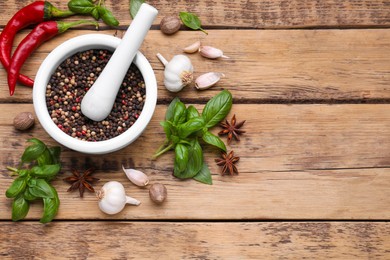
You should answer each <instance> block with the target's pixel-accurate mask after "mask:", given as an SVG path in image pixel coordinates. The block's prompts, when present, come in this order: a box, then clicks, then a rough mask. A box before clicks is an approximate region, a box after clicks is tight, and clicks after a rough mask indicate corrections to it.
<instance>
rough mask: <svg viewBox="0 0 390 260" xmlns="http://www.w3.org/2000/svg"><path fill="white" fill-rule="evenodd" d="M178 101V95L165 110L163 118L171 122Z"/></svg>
mask: <svg viewBox="0 0 390 260" xmlns="http://www.w3.org/2000/svg"><path fill="white" fill-rule="evenodd" d="M177 102H180V99H179V98H178V97H175V98H174V99H173V100H172V101H171V103H170V104H169V106H168V109H167V111H166V112H165V120H166V121H171V122H173V115H174V111H175V106H176V103H177Z"/></svg>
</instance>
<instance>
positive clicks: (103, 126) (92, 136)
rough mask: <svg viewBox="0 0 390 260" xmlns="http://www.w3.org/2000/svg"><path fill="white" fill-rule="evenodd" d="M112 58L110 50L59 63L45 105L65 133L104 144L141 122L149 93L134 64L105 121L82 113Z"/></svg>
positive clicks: (94, 52) (86, 52)
mask: <svg viewBox="0 0 390 260" xmlns="http://www.w3.org/2000/svg"><path fill="white" fill-rule="evenodd" d="M111 55H112V52H110V51H108V50H88V51H84V52H79V53H77V54H75V55H73V56H72V57H70V58H68V59H66V60H65V61H64V62H63V63H62V64H60V66H59V67H58V68H57V69H56V71H55V72H54V73H53V75H52V77H51V79H50V80H49V84H48V86H47V90H46V105H47V108H48V111H49V114H50V116H51V118H52V120H53V122H54V123H55V124H56V125H57V126H58V127H59V128H60V129H61V130H62V131H63V132H65V133H66V134H68V135H70V136H72V137H75V138H77V139H81V140H85V141H103V140H107V139H111V138H113V137H115V136H118V135H119V134H121V133H123V132H124V131H126V130H127V129H128V128H129V127H131V126H132V125H133V124H134V122H135V121H136V120H137V119H138V117H139V115H140V113H141V111H142V108H143V106H144V101H145V98H146V90H145V82H144V80H143V77H142V74H141V72H140V71H139V69H138V68H137V67H136V66H135V65H134V64H132V65H131V66H130V68H129V70H128V71H127V74H126V76H125V79H124V80H123V82H122V86H121V88H120V90H119V92H118V95H117V97H116V100H115V104H114V107H113V109H112V111H111V113H110V114H109V115H108V117H107V118H106V119H105V120H103V121H99V122H96V121H93V120H90V119H88V118H87V117H85V116H83V114H82V113H81V110H80V103H81V100H82V99H83V97H84V95H85V94H86V92H87V91H88V89H89V88H90V87H91V86H92V85H93V83H94V81H95V80H96V79H97V77H98V76H99V75H100V73H101V71H102V70H103V69H104V67H105V65H106V64H107V62H108V60H109V59H110V57H111Z"/></svg>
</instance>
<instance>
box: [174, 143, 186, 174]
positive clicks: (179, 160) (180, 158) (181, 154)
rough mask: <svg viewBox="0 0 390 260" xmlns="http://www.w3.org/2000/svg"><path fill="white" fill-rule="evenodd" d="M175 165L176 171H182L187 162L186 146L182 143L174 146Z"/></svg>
mask: <svg viewBox="0 0 390 260" xmlns="http://www.w3.org/2000/svg"><path fill="white" fill-rule="evenodd" d="M175 155H176V156H175V165H176V166H177V169H176V170H177V171H179V172H182V171H184V169H185V168H186V167H187V163H188V159H189V157H188V147H187V146H186V145H184V144H180V143H179V144H177V145H176V147H175Z"/></svg>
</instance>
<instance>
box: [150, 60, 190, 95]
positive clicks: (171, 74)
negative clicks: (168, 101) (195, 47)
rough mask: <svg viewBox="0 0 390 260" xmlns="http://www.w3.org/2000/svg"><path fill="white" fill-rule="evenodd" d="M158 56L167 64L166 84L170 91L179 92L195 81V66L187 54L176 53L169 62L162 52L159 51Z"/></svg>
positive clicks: (165, 71) (165, 72)
mask: <svg viewBox="0 0 390 260" xmlns="http://www.w3.org/2000/svg"><path fill="white" fill-rule="evenodd" d="M157 58H158V59H159V60H160V61H161V63H162V64H164V66H165V70H164V85H165V87H166V88H167V89H168V90H169V91H171V92H178V91H180V90H182V89H183V87H185V86H187V85H188V84H190V83H191V82H192V81H193V79H194V76H193V72H194V68H193V66H192V63H191V60H190V59H189V58H188V57H187V56H185V55H181V54H180V55H175V56H173V58H172V60H170V61H169V62H168V61H167V60H166V59H165V58H164V57H163V56H162V55H161V54H160V53H157Z"/></svg>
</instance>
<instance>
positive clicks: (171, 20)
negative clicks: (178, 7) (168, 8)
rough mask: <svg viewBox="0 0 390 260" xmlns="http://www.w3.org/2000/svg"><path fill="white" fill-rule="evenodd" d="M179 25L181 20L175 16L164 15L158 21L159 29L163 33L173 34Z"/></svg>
mask: <svg viewBox="0 0 390 260" xmlns="http://www.w3.org/2000/svg"><path fill="white" fill-rule="evenodd" d="M180 26H181V21H180V19H179V18H178V17H176V16H165V17H164V18H163V19H162V20H161V22H160V30H161V31H162V32H163V33H165V34H174V33H175V32H177V31H178V30H179V29H180Z"/></svg>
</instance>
